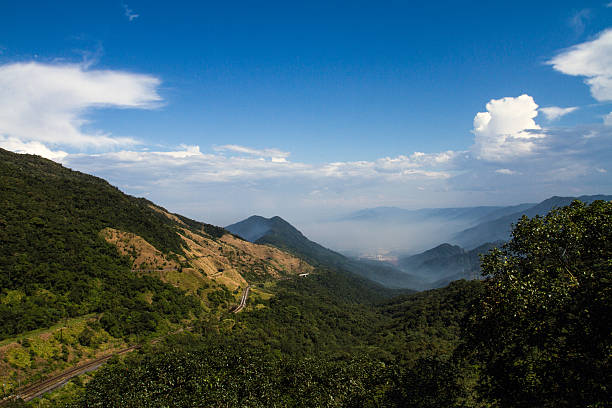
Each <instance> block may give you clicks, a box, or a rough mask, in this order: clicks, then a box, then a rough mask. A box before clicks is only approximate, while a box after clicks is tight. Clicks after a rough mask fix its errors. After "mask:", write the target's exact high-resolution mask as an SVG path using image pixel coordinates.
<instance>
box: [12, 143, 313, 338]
mask: <svg viewBox="0 0 612 408" xmlns="http://www.w3.org/2000/svg"><path fill="white" fill-rule="evenodd" d="M311 269H312V268H311V267H310V265H308V264H307V263H306V262H304V261H303V260H300V259H298V258H296V257H294V256H292V255H289V254H287V253H285V252H283V251H281V250H279V249H276V248H271V247H268V246H262V245H257V244H253V243H249V242H245V241H242V240H240V239H238V238H236V237H234V236H232V235H231V234H229V233H227V231H225V230H224V229H222V228H219V227H215V226H212V225H209V224H204V223H200V222H197V221H194V220H190V219H188V218H186V217H182V216H180V215H176V214H170V213H168V212H167V211H166V210H164V209H163V208H161V207H158V206H155V205H154V204H153V203H151V202H149V201H148V200H145V199H142V198H135V197H131V196H128V195H126V194H123V193H122V192H121V191H119V190H118V189H117V188H115V187H113V186H111V185H110V184H109V183H108V182H106V181H104V180H102V179H100V178H97V177H93V176H90V175H87V174H83V173H80V172H76V171H72V170H70V169H67V168H65V167H63V166H61V165H60V164H57V163H55V162H52V161H49V160H46V159H42V158H40V157H38V156H32V155H19V154H15V153H11V152H8V151H6V150H2V149H0V287H1V288H2V291H1V292H0V339H2V338H7V337H11V336H13V335H15V334H18V333H23V332H26V331H29V330H33V329H38V328H40V327H48V326H50V325H52V324H53V323H55V322H58V321H59V320H60V319H62V318H69V317H75V316H81V315H86V314H90V313H98V314H100V315H101V316H102V317H101V318H100V321H101V322H103V325H104V324H105V323H104V322H106V326H107V327H104V328H105V329H106V330H110V329H111V327H113V328H114V329H113V333H114V334H116V335H129V334H130V333H140V332H142V331H150V330H154V329H155V327H157V326H158V325H159V324H160V322H161V321H166V320H167V321H178V320H180V319H185V318H187V317H189V316H193V315H197V314H198V313H201V312H202V310H205V309H207V307H208V306H211V305H210V303H211V302H210V299H211V298H210V297H209V296H208V293H209V292H210V291H225V292H223V293H225V294H224V295H223V296H216V297H214V296H213V298H215V299H217V300H219V298H222V299H224V302H226V303H227V304H228V305H229V303H231V302H233V298H237V297H239V296H240V293H239V290H238V289H239V288H242V287H245V286H246V285H247V283H252V282H258V281H265V280H269V279H278V278H281V277H283V276H287V275H291V274H297V273H301V272H303V271H306V272H308V271H311ZM234 292H235V293H234ZM186 293H191V294H193V295H195V296H185V294H186ZM139 295H142V296H139ZM212 303H213V305H212V306H217V304H218V303H220V302H216V301H213V302H212ZM221 303H223V302H221ZM203 307H204V309H202V308H203ZM104 316H106V317H107V318H105V317H104ZM127 316H130V318H126V319H123V320H121V319H122V317H127Z"/></svg>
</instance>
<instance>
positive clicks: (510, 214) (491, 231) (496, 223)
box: [450, 195, 612, 249]
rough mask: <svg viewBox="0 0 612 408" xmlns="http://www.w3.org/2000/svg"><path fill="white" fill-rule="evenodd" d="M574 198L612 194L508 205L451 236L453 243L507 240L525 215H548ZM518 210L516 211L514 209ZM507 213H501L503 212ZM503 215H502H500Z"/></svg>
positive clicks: (464, 244) (587, 198) (471, 245)
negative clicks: (533, 203)
mask: <svg viewBox="0 0 612 408" xmlns="http://www.w3.org/2000/svg"><path fill="white" fill-rule="evenodd" d="M574 200H580V201H582V202H584V203H586V204H590V203H592V202H593V201H595V200H604V201H610V200H612V195H588V196H580V197H558V196H554V197H551V198H548V199H546V200H544V201H542V202H540V203H538V204H535V205H529V206H528V207H526V208H525V207H524V206H525V204H521V205H520V206H517V207H520V208H518V209H517V208H515V207H506V208H504V209H503V210H501V211H500V212H497V213H495V212H494V213H491V214H489V215H487V216H484V217H482V218H481V219H480V220H479V222H478V223H477V224H476V225H474V226H472V227H470V228H467V229H465V230H463V231H460V232H458V233H456V234H455V235H454V236H453V238H451V240H450V241H451V242H452V243H456V244H458V245H460V246H462V247H464V248H468V249H473V248H476V247H478V246H479V245H482V244H484V243H487V242H496V241H507V240H508V239H509V238H510V231H511V230H512V224H514V223H516V222H517V221H518V220H519V219H520V218H521V217H522V216H523V215H525V216H527V217H529V218H531V217H535V216H536V215H540V216H543V215H546V214H547V213H548V212H549V211H550V210H552V209H554V208H558V207H563V206H566V205H569V204H571V202H572V201H574ZM513 210H516V211H513ZM504 212H505V213H506V214H505V215H501V214H502V213H504ZM500 215H501V216H500Z"/></svg>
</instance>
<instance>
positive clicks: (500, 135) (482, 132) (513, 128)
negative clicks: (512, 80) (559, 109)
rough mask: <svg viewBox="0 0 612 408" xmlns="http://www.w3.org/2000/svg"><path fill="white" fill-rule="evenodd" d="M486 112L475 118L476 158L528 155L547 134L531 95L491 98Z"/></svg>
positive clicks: (490, 158) (500, 158)
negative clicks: (536, 120) (544, 131)
mask: <svg viewBox="0 0 612 408" xmlns="http://www.w3.org/2000/svg"><path fill="white" fill-rule="evenodd" d="M486 108H487V111H486V112H479V113H477V114H476V116H475V117H474V130H473V131H472V132H473V133H474V136H475V137H474V146H473V150H474V152H475V153H476V155H477V157H478V158H480V159H483V160H487V161H507V160H511V159H513V158H517V157H521V156H525V155H528V154H530V153H532V152H533V151H534V149H535V148H536V143H535V142H536V140H537V139H539V138H542V137H544V135H543V134H541V133H538V132H534V130H539V129H541V128H540V126H538V125H537V124H536V123H535V121H534V118H535V117H536V116H537V115H538V105H537V104H536V103H535V101H534V100H533V98H532V97H531V96H529V95H521V96H518V97H516V98H513V97H506V98H502V99H491V100H490V101H489V103H487V105H486Z"/></svg>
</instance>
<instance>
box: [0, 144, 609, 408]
mask: <svg viewBox="0 0 612 408" xmlns="http://www.w3.org/2000/svg"><path fill="white" fill-rule="evenodd" d="M0 189H1V191H0V244H1V245H0V285H1V286H0V287H1V292H0V351H1V352H2V356H3V359H2V360H1V361H0V371H8V370H9V369H10V370H12V371H13V372H14V373H15V375H14V376H12V377H11V380H14V379H15V378H17V377H18V375H22V377H19V378H20V379H21V378H23V375H29V376H30V377H29V379H30V380H32V379H36V378H39V377H41V376H44V375H47V374H49V373H50V372H51V371H53V370H57V369H61V368H63V367H67V366H69V365H71V364H74V363H75V362H76V361H79V358H81V357H83V356H85V357H93V356H95V355H96V353H98V352H99V351H100V350H101V347H103V348H105V350H112V349H117V348H121V347H124V346H125V345H126V344H127V342H132V343H133V342H136V341H140V340H142V339H143V338H145V337H147V336H148V337H149V338H151V337H153V336H155V337H157V340H156V341H155V342H153V343H149V344H147V343H146V342H143V347H142V348H141V349H140V351H138V352H135V353H132V354H131V355H128V356H127V357H125V358H122V359H118V358H115V359H113V361H111V363H109V364H107V365H106V366H105V367H103V368H102V369H101V370H99V371H98V372H97V373H95V374H93V375H92V377H86V378H85V379H84V380H81V379H78V380H74V381H72V382H71V383H70V385H69V386H68V387H66V388H63V389H62V390H60V391H59V392H56V393H54V394H51V395H49V396H47V397H45V398H44V399H43V400H42V401H39V405H40V406H75V407H97V406H100V407H101V406H121V407H140V406H150V407H163V406H177V407H192V406H227V407H275V406H277V407H306V406H307V407H456V406H464V407H533V406H538V407H564V406H565V407H605V406H608V405H607V404H609V402H608V401H609V400H611V398H610V397H611V396H610V390H609V388H608V387H609V385H608V384H611V383H612V378H611V373H612V367H611V362H610V359H611V356H610V350H611V349H612V344H611V327H612V321H611V318H610V316H612V302H611V299H612V296H611V295H612V293H611V285H610V278H611V275H610V273H611V271H612V256H611V245H612V244H611V242H612V236H610V234H611V233H612V228H611V226H612V203H610V202H603V201H596V202H594V203H592V204H590V205H588V206H587V205H585V204H582V203H579V202H576V203H574V204H572V205H571V206H569V207H564V208H560V209H558V210H555V211H553V212H551V213H550V214H549V215H547V216H545V217H535V218H533V219H528V218H523V219H522V220H521V221H520V222H519V223H518V224H517V225H516V227H515V229H514V232H513V237H512V240H511V241H510V242H509V243H508V244H506V245H505V246H503V247H501V248H500V249H494V250H492V251H491V252H490V253H489V254H488V255H486V256H485V257H484V258H483V259H482V268H483V272H484V274H485V275H486V277H485V279H484V280H482V281H471V282H468V281H463V280H461V281H456V282H453V283H451V284H450V285H449V286H447V287H445V288H442V289H436V290H431V291H426V292H421V293H407V292H398V291H393V290H389V289H384V288H382V287H380V286H378V285H376V284H374V283H372V282H370V281H367V280H365V279H362V278H359V277H356V276H355V275H353V274H352V273H351V271H350V268H348V267H347V265H348V264H347V263H346V262H345V261H342V263H341V264H337V263H335V262H332V261H329V262H326V261H325V257H322V258H321V257H318V255H317V251H319V250H320V249H321V248H322V247H321V248H319V247H313V246H311V245H310V244H308V242H310V241H308V242H305V241H303V240H302V238H303V239H304V240H305V238H304V237H303V236H301V234H300V235H297V234H293V238H295V240H293V241H290V242H289V243H287V244H286V247H287V248H290V249H291V250H292V252H293V253H296V254H302V256H303V257H304V258H306V259H308V260H311V261H313V263H315V264H316V268H315V269H314V270H312V271H311V272H310V274H309V275H307V276H304V277H297V276H290V275H282V274H281V275H279V276H280V278H279V279H277V280H271V279H263V278H261V277H259V278H258V279H257V280H253V279H254V277H256V276H260V275H259V274H258V273H255V271H254V269H255V268H263V267H264V266H265V265H262V264H260V262H259V261H257V262H253V263H251V264H249V265H252V268H253V273H252V275H251V274H249V273H246V274H245V275H244V276H243V277H246V279H247V280H249V282H250V284H251V285H252V291H251V295H250V296H249V299H248V303H247V307H246V309H245V310H244V311H243V312H242V313H239V314H231V313H229V312H228V308H229V306H230V304H231V303H232V300H233V299H235V298H236V297H238V296H239V295H240V290H239V289H240V288H236V287H235V286H233V287H231V289H229V288H228V287H226V286H225V285H224V284H222V283H215V282H214V281H213V280H210V282H208V281H204V280H202V281H198V280H192V283H193V282H202V286H201V287H191V288H190V289H189V291H183V290H180V289H178V288H177V287H174V286H172V285H169V284H167V283H164V282H162V281H161V280H160V279H158V278H156V277H154V276H151V275H149V274H146V273H137V272H136V271H135V270H134V269H133V268H132V265H131V259H132V258H130V257H129V256H122V255H120V253H119V252H118V249H117V247H116V246H113V245H111V244H109V243H108V242H106V241H105V240H104V238H103V237H102V235H101V234H100V231H102V230H104V229H105V228H114V229H117V230H120V231H126V232H130V233H132V234H136V235H138V236H140V237H142V238H143V239H145V240H146V241H147V242H149V243H151V244H153V245H154V246H155V248H157V249H159V250H160V251H162V253H163V255H164V256H167V258H164V259H172V260H173V262H177V264H180V262H182V261H181V259H185V258H181V255H182V254H183V248H182V245H183V244H182V241H181V238H180V236H179V235H178V234H177V233H176V231H177V224H179V223H180V225H181V226H182V228H187V229H190V230H191V231H200V232H203V233H205V234H207V235H208V236H211V237H213V238H215V237H216V238H218V237H219V236H221V235H222V234H224V230H223V229H221V228H218V227H213V226H208V225H206V224H201V223H198V222H196V221H193V220H189V219H187V218H184V217H180V216H176V217H178V218H174V216H173V215H172V216H168V215H167V214H164V213H162V212H160V211H158V210H156V209H154V208H152V204H151V203H149V202H148V201H146V200H144V199H136V198H133V197H129V196H126V195H123V194H122V193H121V192H119V191H118V190H117V189H115V188H114V187H112V186H110V185H109V184H108V183H106V182H104V181H103V180H100V179H97V178H95V177H91V176H87V175H84V174H81V173H78V172H73V171H70V170H67V169H65V168H63V167H61V166H59V165H57V164H55V163H53V162H49V161H46V160H43V159H40V158H37V157H33V156H27V155H23V156H22V155H14V154H12V153H8V152H5V151H3V150H0ZM177 219H178V221H177ZM289 232H291V230H290V231H289ZM275 237H276V238H277V239H278V240H279V241H278V242H277V243H276V244H277V245H278V246H282V245H281V244H280V242H281V241H282V236H281V235H278V236H276V235H275ZM216 242H220V241H216ZM240 242H242V241H240ZM323 249H324V248H323ZM308 251H310V252H308ZM306 252H308V253H306ZM236 254H238V252H236ZM319 255H320V254H319ZM323 255H325V256H327V255H329V256H333V254H329V253H327V252H324V253H323ZM336 255H337V254H336ZM338 256H340V255H338ZM235 257H236V258H237V259H238V258H239V256H238V255H236V256H235ZM317 257H318V258H317ZM133 258H135V256H133ZM315 261H316V262H315ZM261 262H263V261H261ZM180 265H181V266H182V264H180ZM364 265H365V264H362V265H361V266H360V267H364V268H365V267H366V266H367V265H366V266H364ZM187 270H189V271H190V272H186V271H187ZM168 273H172V274H175V275H177V276H178V275H180V274H185V275H187V274H188V273H192V274H194V275H189V276H195V274H197V273H199V272H198V271H196V270H195V269H193V268H185V270H183V269H182V268H177V269H176V270H172V271H170V272H168ZM219 273H221V272H219ZM173 276H174V275H173ZM239 277H240V276H239ZM204 282H208V283H206V286H204ZM193 285H195V284H193ZM193 285H192V286H193ZM204 304H206V307H205V306H204ZM211 306H212V307H211ZM209 307H211V308H209ZM179 327H181V328H182V330H178V328H179ZM33 329H38V330H37V331H31V330H33ZM169 333H174V334H169ZM162 335H163V336H162ZM2 339H5V340H4V342H3V341H2ZM45 361H53V364H51V365H48V366H46V367H45V369H44V370H41V369H40V368H39V367H40V364H41V362H45ZM24 373H25V374H24ZM0 374H2V375H4V373H3V372H0ZM36 376H38V377H36ZM3 378H4V377H3ZM3 392H5V390H3ZM15 406H21V405H20V403H19V402H16V403H15Z"/></svg>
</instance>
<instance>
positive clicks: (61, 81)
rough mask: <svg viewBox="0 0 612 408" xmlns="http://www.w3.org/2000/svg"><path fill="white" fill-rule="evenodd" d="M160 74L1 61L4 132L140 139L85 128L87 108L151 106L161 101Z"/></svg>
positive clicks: (58, 141)
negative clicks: (158, 91)
mask: <svg viewBox="0 0 612 408" xmlns="http://www.w3.org/2000/svg"><path fill="white" fill-rule="evenodd" d="M159 83H160V81H159V79H157V78H155V77H152V76H149V75H140V74H133V73H128V72H122V71H110V70H88V69H86V68H85V67H84V66H81V65H77V64H65V65H49V64H40V63H36V62H30V63H12V64H5V65H2V66H0V135H4V136H5V137H9V138H12V139H17V140H19V141H21V142H23V143H28V142H31V141H38V142H42V143H45V144H51V145H55V146H58V145H62V146H70V147H77V148H85V147H96V148H109V147H119V146H125V145H130V144H134V143H136V141H135V140H133V139H131V138H125V137H114V136H112V135H110V134H108V133H103V132H95V131H94V132H87V131H85V130H84V129H83V127H84V125H86V124H87V123H88V121H87V119H86V114H87V112H88V110H89V109H93V108H101V107H115V108H138V109H150V108H153V107H155V106H156V104H159V102H160V101H161V97H160V96H159V95H158V93H157V87H158V85H159Z"/></svg>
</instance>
